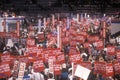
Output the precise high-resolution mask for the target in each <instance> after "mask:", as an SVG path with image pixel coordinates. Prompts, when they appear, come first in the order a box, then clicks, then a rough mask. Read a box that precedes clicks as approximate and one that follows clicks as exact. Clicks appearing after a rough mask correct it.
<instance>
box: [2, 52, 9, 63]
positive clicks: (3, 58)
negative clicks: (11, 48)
mask: <svg viewBox="0 0 120 80" xmlns="http://www.w3.org/2000/svg"><path fill="white" fill-rule="evenodd" d="M1 61H2V62H9V61H11V57H10V55H9V54H3V55H1Z"/></svg>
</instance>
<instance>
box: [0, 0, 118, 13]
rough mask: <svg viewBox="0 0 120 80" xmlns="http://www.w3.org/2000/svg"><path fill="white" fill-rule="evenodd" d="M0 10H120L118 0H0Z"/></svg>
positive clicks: (33, 11) (25, 11) (27, 11)
mask: <svg viewBox="0 0 120 80" xmlns="http://www.w3.org/2000/svg"><path fill="white" fill-rule="evenodd" d="M0 10H4V11H7V10H9V11H13V12H15V13H16V14H23V13H27V14H39V13H54V12H81V13H84V12H87V13H115V12H119V11H120V0H0Z"/></svg>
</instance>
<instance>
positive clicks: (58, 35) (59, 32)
mask: <svg viewBox="0 0 120 80" xmlns="http://www.w3.org/2000/svg"><path fill="white" fill-rule="evenodd" d="M57 47H58V48H61V26H60V25H58V26H57Z"/></svg>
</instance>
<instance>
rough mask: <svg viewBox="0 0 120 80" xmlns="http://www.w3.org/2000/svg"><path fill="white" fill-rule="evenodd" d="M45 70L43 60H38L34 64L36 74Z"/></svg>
mask: <svg viewBox="0 0 120 80" xmlns="http://www.w3.org/2000/svg"><path fill="white" fill-rule="evenodd" d="M44 68H45V67H44V63H43V60H37V61H35V62H33V69H34V71H35V72H41V71H43V70H44Z"/></svg>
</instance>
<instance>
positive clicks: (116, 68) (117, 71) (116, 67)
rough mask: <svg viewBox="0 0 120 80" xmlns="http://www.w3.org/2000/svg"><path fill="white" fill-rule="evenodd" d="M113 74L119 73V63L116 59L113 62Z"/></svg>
mask: <svg viewBox="0 0 120 80" xmlns="http://www.w3.org/2000/svg"><path fill="white" fill-rule="evenodd" d="M114 70H115V74H120V63H119V62H118V61H115V62H114Z"/></svg>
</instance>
